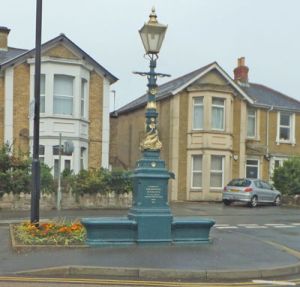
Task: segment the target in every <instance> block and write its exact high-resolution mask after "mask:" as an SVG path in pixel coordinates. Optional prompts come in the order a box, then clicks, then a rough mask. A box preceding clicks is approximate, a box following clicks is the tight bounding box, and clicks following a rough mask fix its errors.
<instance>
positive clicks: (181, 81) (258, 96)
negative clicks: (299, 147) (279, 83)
mask: <svg viewBox="0 0 300 287" xmlns="http://www.w3.org/2000/svg"><path fill="white" fill-rule="evenodd" d="M213 69H216V70H217V71H218V72H219V73H220V74H221V75H222V76H223V77H224V78H225V79H226V80H227V81H228V83H229V84H230V85H231V86H232V87H233V88H234V89H235V90H237V91H238V93H239V94H240V95H241V96H242V97H243V98H244V99H245V100H246V101H247V102H248V103H249V104H250V105H254V106H257V107H262V108H271V107H273V108H275V109H281V110H290V111H298V112H300V102H299V101H297V100H296V99H293V98H291V97H288V96H287V95H285V94H282V93H280V92H278V91H275V90H273V89H271V88H269V87H267V86H264V85H260V84H255V83H249V84H247V86H246V85H245V84H243V85H240V84H238V83H236V82H235V81H234V80H233V79H232V78H231V77H230V76H229V75H228V74H227V73H226V72H225V71H224V70H223V69H222V68H221V67H220V65H219V64H218V63H217V62H213V63H210V64H208V65H206V66H204V67H202V68H200V69H197V70H195V71H193V72H191V73H188V74H186V75H183V76H181V77H179V78H176V79H174V80H171V81H169V82H167V83H165V84H162V85H160V86H158V92H157V95H156V100H157V101H160V100H162V99H165V98H168V97H171V96H173V95H176V94H178V93H179V92H180V91H182V90H183V89H185V88H186V87H188V86H189V85H190V84H192V83H193V82H195V81H197V80H198V79H200V78H201V77H203V76H204V75H205V74H207V73H208V72H210V71H212V70H213ZM146 103H147V94H144V95H143V96H141V97H139V98H137V99H136V100H134V101H132V102H130V103H128V104H126V105H125V106H123V107H121V108H120V109H118V110H117V111H115V112H113V114H122V113H128V112H130V111H133V110H135V109H138V108H141V107H143V106H145V105H146Z"/></svg>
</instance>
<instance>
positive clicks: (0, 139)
mask: <svg viewBox="0 0 300 287" xmlns="http://www.w3.org/2000/svg"><path fill="white" fill-rule="evenodd" d="M3 144H4V77H3V76H0V145H3Z"/></svg>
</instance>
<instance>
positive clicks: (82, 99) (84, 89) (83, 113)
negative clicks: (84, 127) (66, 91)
mask: <svg viewBox="0 0 300 287" xmlns="http://www.w3.org/2000/svg"><path fill="white" fill-rule="evenodd" d="M86 98H87V80H85V79H81V97H80V116H81V117H82V118H85V117H86V111H85V110H86Z"/></svg>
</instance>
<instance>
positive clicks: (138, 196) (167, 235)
mask: <svg viewBox="0 0 300 287" xmlns="http://www.w3.org/2000/svg"><path fill="white" fill-rule="evenodd" d="M156 18H157V16H156V14H155V10H154V8H153V9H152V12H151V14H150V19H149V21H148V23H145V25H144V26H143V27H142V28H141V29H140V30H139V33H140V35H141V38H142V41H143V45H144V48H145V51H146V55H147V56H148V57H149V59H150V71H149V72H135V74H138V75H142V76H147V79H148V85H147V86H148V92H147V95H148V100H147V106H146V113H145V118H146V119H145V138H144V140H142V142H141V143H140V149H141V151H142V153H143V156H142V158H141V159H140V160H138V161H137V163H136V168H135V170H134V172H133V176H132V177H133V204H132V208H131V209H130V211H129V213H128V218H129V219H131V220H134V222H136V223H137V225H138V227H137V235H136V241H137V242H139V243H145V242H171V241H172V235H171V224H172V219H173V216H172V214H171V210H170V207H169V203H168V181H169V179H170V178H174V174H173V173H171V172H169V171H168V170H167V169H166V167H165V162H164V161H163V160H161V159H160V150H161V148H162V144H161V142H160V140H159V137H158V130H157V116H158V113H157V111H156V99H155V96H156V94H157V84H156V80H157V77H166V76H170V75H167V74H161V73H156V72H155V68H156V61H157V59H158V53H159V51H160V48H161V45H162V42H163V39H164V36H165V33H166V30H167V26H166V25H162V24H159V23H158V22H157V19H156Z"/></svg>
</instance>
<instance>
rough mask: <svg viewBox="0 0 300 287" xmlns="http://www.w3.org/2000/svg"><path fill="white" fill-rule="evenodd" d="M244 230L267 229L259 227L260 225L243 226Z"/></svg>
mask: <svg viewBox="0 0 300 287" xmlns="http://www.w3.org/2000/svg"><path fill="white" fill-rule="evenodd" d="M245 228H248V229H255V228H256V229H266V228H268V227H267V226H261V225H257V226H245Z"/></svg>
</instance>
